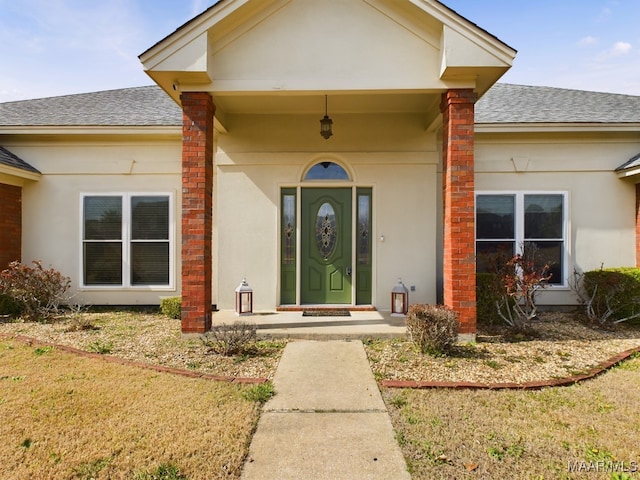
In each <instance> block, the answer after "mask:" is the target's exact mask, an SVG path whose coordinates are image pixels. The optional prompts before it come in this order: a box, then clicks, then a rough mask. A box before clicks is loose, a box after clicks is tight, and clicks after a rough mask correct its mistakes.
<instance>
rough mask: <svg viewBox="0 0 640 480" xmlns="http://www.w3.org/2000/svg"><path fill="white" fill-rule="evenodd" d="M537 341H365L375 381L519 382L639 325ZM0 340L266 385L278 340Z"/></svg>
mask: <svg viewBox="0 0 640 480" xmlns="http://www.w3.org/2000/svg"><path fill="white" fill-rule="evenodd" d="M534 328H535V330H536V332H538V336H537V338H534V339H528V340H522V341H511V340H509V338H508V336H507V335H505V331H498V332H487V331H482V330H480V331H479V333H478V336H477V341H476V342H473V343H468V344H461V345H458V346H457V347H456V349H455V351H454V352H452V354H450V355H448V356H443V357H433V356H429V355H422V354H421V353H420V352H419V351H418V350H417V349H416V347H415V346H414V345H413V344H412V343H411V342H410V341H408V340H405V339H395V340H378V339H370V340H367V341H365V342H364V343H365V349H366V352H367V355H368V357H369V361H370V364H371V367H372V370H373V373H374V376H375V378H376V379H377V380H385V379H388V380H414V381H445V382H456V381H460V382H482V383H501V382H514V383H523V382H530V381H542V380H548V379H552V378H563V377H567V376H570V375H575V374H579V373H583V372H584V371H586V370H588V369H589V368H590V367H593V366H595V365H597V364H598V363H600V362H602V361H604V360H606V359H608V358H610V357H612V356H614V355H616V354H618V353H620V352H623V351H625V350H628V349H630V348H634V347H637V346H639V345H640V326H628V325H624V324H621V325H619V326H617V327H616V328H614V329H611V330H605V329H601V328H592V327H589V326H587V325H584V324H583V323H580V322H579V321H577V320H576V319H575V318H574V316H573V315H571V314H561V313H546V314H542V315H541V318H540V320H538V321H537V322H536V323H535V324H534ZM0 334H17V335H24V336H28V337H32V338H35V339H38V340H41V341H44V342H49V343H56V344H62V345H68V346H71V347H75V348H78V349H81V350H86V351H93V352H99V353H104V354H108V355H113V356H117V357H121V358H124V359H128V360H131V361H135V362H144V363H152V364H158V365H163V366H167V367H173V368H184V369H189V370H193V371H198V372H203V373H208V374H213V375H221V376H230V377H249V378H267V379H272V378H273V375H274V373H275V369H276V368H277V365H278V361H279V359H280V356H281V354H282V349H283V347H284V345H285V342H284V341H279V342H261V343H259V344H258V347H257V348H256V349H255V351H254V352H252V353H251V354H248V355H241V356H233V357H225V356H222V355H218V354H216V353H213V352H212V351H211V349H210V348H209V347H207V346H206V345H204V344H203V342H202V341H201V340H199V339H197V338H192V339H187V338H183V337H182V334H181V333H180V322H179V321H178V320H171V319H168V318H166V317H164V316H162V315H159V314H155V313H132V312H128V311H116V312H101V313H81V314H75V315H70V316H66V317H63V318H61V319H59V320H57V321H54V322H53V323H48V324H41V323H23V322H14V323H7V322H5V323H0Z"/></svg>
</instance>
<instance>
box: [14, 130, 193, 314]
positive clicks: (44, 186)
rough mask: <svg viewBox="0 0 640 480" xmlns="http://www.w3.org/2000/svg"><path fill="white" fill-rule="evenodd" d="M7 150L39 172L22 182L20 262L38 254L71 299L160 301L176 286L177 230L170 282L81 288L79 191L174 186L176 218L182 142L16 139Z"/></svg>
mask: <svg viewBox="0 0 640 480" xmlns="http://www.w3.org/2000/svg"><path fill="white" fill-rule="evenodd" d="M11 149H12V151H15V152H18V154H19V155H21V156H23V158H29V160H30V162H31V163H32V165H34V166H37V167H36V168H38V170H40V171H41V172H42V173H43V175H42V178H41V180H40V181H39V182H31V183H28V184H26V185H25V186H24V188H23V215H24V217H23V218H24V222H23V223H24V229H23V261H24V262H30V261H31V260H42V262H43V265H44V266H52V267H53V268H56V269H57V270H59V271H60V272H62V273H63V274H64V275H66V276H69V277H71V279H72V289H73V290H74V292H75V296H74V298H73V301H74V302H77V303H81V304H126V305H136V304H140V305H146V304H158V303H159V299H160V297H161V296H170V295H176V294H177V292H179V288H180V275H179V272H180V262H179V245H180V232H179V229H176V230H175V237H174V238H175V241H174V244H173V250H174V258H175V259H176V265H175V268H174V272H175V273H174V275H173V277H174V278H172V283H173V287H172V288H153V289H151V288H129V289H120V288H115V287H111V288H97V287H93V288H81V262H82V238H81V235H82V233H81V230H82V220H81V194H82V193H93V194H100V193H134V192H136V193H143V194H144V193H148V192H154V193H160V192H162V193H171V194H172V195H173V202H174V206H173V208H174V213H175V218H176V221H178V222H179V218H180V213H179V202H180V184H181V178H180V174H179V172H180V142H179V141H169V142H167V141H164V140H161V141H157V142H150V141H146V140H145V141H144V142H135V141H122V140H119V141H114V142H105V141H100V142H97V143H91V142H82V143H80V144H76V143H74V142H52V143H47V144H38V143H37V144H35V145H29V144H24V143H16V144H15V145H11ZM154 169H157V172H154V173H150V172H153V171H154ZM176 172H177V173H176ZM178 224H179V223H178Z"/></svg>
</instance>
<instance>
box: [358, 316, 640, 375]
mask: <svg viewBox="0 0 640 480" xmlns="http://www.w3.org/2000/svg"><path fill="white" fill-rule="evenodd" d="M534 329H535V331H536V332H537V334H538V335H537V337H536V338H532V339H520V341H517V340H515V341H514V340H513V339H509V337H508V335H506V331H504V330H503V331H502V332H499V333H494V332H492V333H487V332H483V331H480V332H479V334H478V336H477V341H476V342H473V343H468V344H465V345H458V346H457V347H456V348H455V350H454V351H453V352H452V353H451V354H450V355H448V356H443V357H433V356H429V355H422V354H420V352H419V350H418V349H417V348H416V347H415V346H414V345H413V344H412V343H411V342H408V341H391V342H389V341H387V342H379V341H375V340H372V341H369V342H367V344H366V350H367V355H368V356H369V360H370V363H371V366H372V369H373V372H374V375H375V377H376V378H377V379H380V380H382V379H389V380H413V381H434V382H436V381H437V382H480V383H524V382H533V381H542V380H548V379H554V378H564V377H568V376H571V375H576V374H580V373H584V372H585V371H587V370H588V369H589V368H591V367H594V366H596V365H598V364H599V363H600V362H602V361H604V360H607V359H609V358H611V357H612V356H614V355H616V354H618V353H621V352H623V351H625V350H628V349H631V348H634V347H637V346H639V345H640V327H638V326H626V325H620V326H617V327H616V328H614V329H612V330H605V329H601V328H592V327H590V326H587V325H584V324H583V323H580V322H579V321H577V320H576V319H575V318H574V317H573V315H571V314H560V313H547V314H543V315H541V317H540V320H538V321H536V322H535V323H534Z"/></svg>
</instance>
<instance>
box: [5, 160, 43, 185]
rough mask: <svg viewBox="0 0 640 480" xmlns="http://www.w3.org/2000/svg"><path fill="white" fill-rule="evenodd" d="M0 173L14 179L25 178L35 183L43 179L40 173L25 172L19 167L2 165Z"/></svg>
mask: <svg viewBox="0 0 640 480" xmlns="http://www.w3.org/2000/svg"><path fill="white" fill-rule="evenodd" d="M0 173H3V174H5V175H10V176H12V177H18V178H24V179H26V180H33V181H34V182H37V181H39V180H40V177H42V174H41V173H39V172H33V171H31V170H25V169H23V168H18V167H11V166H9V165H5V164H0Z"/></svg>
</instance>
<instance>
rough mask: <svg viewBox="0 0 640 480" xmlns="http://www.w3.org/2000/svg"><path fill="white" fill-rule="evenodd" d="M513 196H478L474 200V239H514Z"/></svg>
mask: <svg viewBox="0 0 640 480" xmlns="http://www.w3.org/2000/svg"><path fill="white" fill-rule="evenodd" d="M514 210H515V198H514V196H513V195H478V197H477V198H476V238H478V239H483V238H504V239H510V238H514V231H515V230H514Z"/></svg>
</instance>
